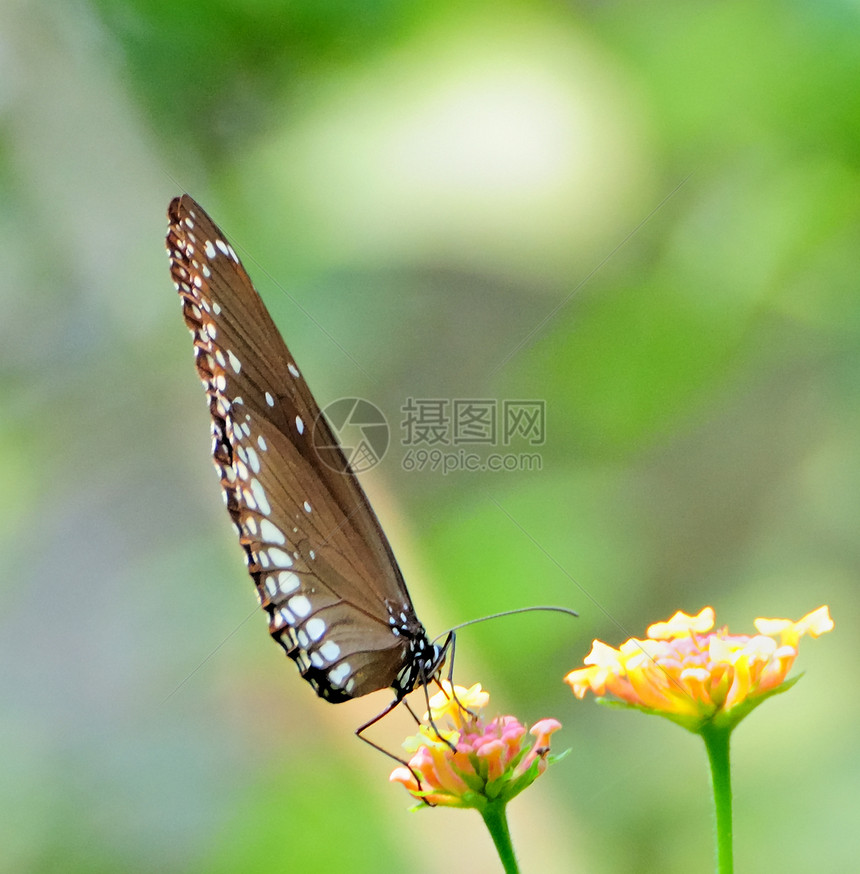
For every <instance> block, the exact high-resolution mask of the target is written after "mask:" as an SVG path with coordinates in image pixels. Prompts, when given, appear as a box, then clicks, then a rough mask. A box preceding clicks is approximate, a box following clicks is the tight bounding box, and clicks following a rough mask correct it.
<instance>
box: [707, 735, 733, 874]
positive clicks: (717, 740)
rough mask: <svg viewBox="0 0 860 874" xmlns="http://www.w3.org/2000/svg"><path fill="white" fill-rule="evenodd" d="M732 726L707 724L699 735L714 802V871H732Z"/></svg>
mask: <svg viewBox="0 0 860 874" xmlns="http://www.w3.org/2000/svg"><path fill="white" fill-rule="evenodd" d="M732 728H733V726H720V727H716V726H714V725H706V726H705V727H704V728H703V729H702V730H701V735H702V737H703V738H704V741H705V747H706V748H707V750H708V759H709V760H710V763H711V781H712V783H713V786H714V806H715V809H716V814H717V872H718V874H732V872H733V871H734V860H733V858H732V773H731V766H730V763H729V738H730V737H731V734H732Z"/></svg>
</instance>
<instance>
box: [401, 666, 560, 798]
mask: <svg viewBox="0 0 860 874" xmlns="http://www.w3.org/2000/svg"><path fill="white" fill-rule="evenodd" d="M488 701H489V695H488V694H487V693H486V692H484V691H482V689H481V686H480V685H475V686H472V687H471V688H470V689H464V688H463V687H462V686H453V687H452V686H451V684H450V683H448V682H445V681H443V683H442V691H441V692H439V693H438V694H436V695H434V696H433V698H432V699H431V700H430V712H429V713H426V714H425V715H424V722H423V723H422V724H421V726H420V727H419V729H418V734H416V735H414V736H413V737H411V738H409V739H407V741H406V742H405V743H404V747H405V748H406V749H407V751H409V752H412V753H413V755H412V757H411V758H410V760H409V767H399V768H395V769H394V771H392V773H391V778H390V779H391V781H392V782H397V783H402V784H403V785H404V786H405V787H406V789H408V790H409V792H410V793H411V794H412V795H413V796H414V797H415V798H417V799H419V800H420V801H422V802H424V803H426V804H429V805H437V804H439V805H447V806H450V807H473V808H476V809H478V810H483V809H484V808H485V807H486V806H487V805H488V804H491V803H506V802H507V801H510V799H511V798H513V797H514V796H515V795H517V794H519V793H520V792H522V790H523V789H525V788H526V787H527V786H529V785H530V784H531V783H533V782H534V780H535V779H536V778H537V777H538V775H539V774H542V773H543V772H544V771H545V770H546V767H547V762H548V754H549V738H550V735H551V734H552V733H553V732H554V731H557V730H558V729H559V728H561V723H559V722H558V721H557V720H555V719H542V720H541V721H540V722H536V723H535V724H534V725H533V726H532V727H531V730H527V729H526V727H525V726H524V725H522V723H520V722H519V721H518V720H517V719H516V718H515V717H513V716H498V717H495V718H494V719H491V720H489V721H485V720H484V719H483V717H482V716H481V714H480V711H481V710H482V709H483V708H484V707H485V706H486V705H487V703H488ZM527 734H530V735H531V736H532V737H533V738H534V742H533V743H532V744H529V743H528V738H527V737H526V735H527Z"/></svg>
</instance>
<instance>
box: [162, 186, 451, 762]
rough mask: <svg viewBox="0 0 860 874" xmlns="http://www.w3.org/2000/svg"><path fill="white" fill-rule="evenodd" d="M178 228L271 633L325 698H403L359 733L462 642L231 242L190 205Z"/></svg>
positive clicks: (174, 224) (243, 536)
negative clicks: (439, 626)
mask: <svg viewBox="0 0 860 874" xmlns="http://www.w3.org/2000/svg"><path fill="white" fill-rule="evenodd" d="M168 219H169V227H168V233H167V251H168V255H169V257H170V270H171V274H172V277H173V281H174V284H175V285H176V289H177V291H178V292H179V296H180V298H181V302H182V313H183V316H184V317H185V322H186V324H187V326H188V329H189V331H190V332H191V336H192V339H193V343H194V361H195V364H196V366H197V373H198V375H199V377H200V380H201V382H202V383H203V387H204V389H205V391H206V396H207V399H208V404H209V413H210V417H211V426H212V459H213V461H214V463H215V468H216V470H217V473H218V476H219V479H220V483H221V491H222V496H223V499H224V503H225V504H226V505H227V510H228V511H229V514H230V518H231V520H232V522H233V527H234V529H235V531H236V534H237V535H238V539H239V544H240V546H241V548H242V551H243V553H244V556H245V562H246V564H247V567H248V573H249V574H250V576H251V580H252V581H253V583H254V586H255V587H256V591H257V596H258V598H259V602H260V606H261V607H262V608H263V610H265V612H266V613H267V614H268V619H269V633H270V634H271V636H272V637H273V638H274V640H276V641H277V642H278V643H279V644H280V645H281V646H282V647H283V649H284V650H285V652H286V654H287V655H288V656H289V657H290V658H291V659H293V661H294V662H295V663H296V665H297V666H298V669H299V671H300V672H301V675H302V677H304V679H305V680H307V682H308V683H310V685H311V686H312V687H313V689H314V691H315V692H316V693H317V695H319V696H320V697H321V698H324V699H325V700H326V701H330V702H333V703H338V702H342V701H348V700H350V699H353V698H358V697H360V696H362V695H367V694H369V693H370V692H375V691H377V690H380V689H386V688H390V689H392V690H393V692H394V700H393V701H392V702H391V704H390V705H389V706H388V707H387V708H386V710H385V711H383V713H381V714H379V716H377V717H376V718H375V719H373V720H371V721H370V722H369V723H367V724H366V725H364V726H362V727H361V728H360V729H358V731H357V732H356V733H357V734H359V735H360V733H361V731H363V730H364V729H365V728H367V727H368V726H369V725H371V724H373V722H375V721H376V720H377V719H379V718H381V717H382V716H384V715H385V714H386V713H387V712H389V711H390V710H391V709H392V708H393V707H394V706H396V704H398V703H399V702H400V701H401V700H402V699H403V698H404V697H405V696H406V695H407V694H408V693H409V692H411V691H412V690H413V689H415V688H417V687H420V686H426V685H427V684H428V683H429V682H430V681H431V680H433V679H436V678H438V675H439V672H440V670H441V667H442V664H443V662H444V660H445V657H446V654H447V650H448V646H449V642H450V641H451V640H452V639H453V638H452V636H451V635H449V636H448V638H447V640H446V641H445V642H444V643H443V644H442V645H439V644H436V643H432V642H431V641H430V640H429V639H428V637H427V634H426V632H425V630H424V627H423V625H422V624H421V622H419V620H418V617H417V616H416V614H415V609H414V607H413V605H412V599H411V598H410V597H409V592H408V590H407V588H406V584H405V582H404V581H403V575H402V574H401V572H400V569H399V567H398V566H397V562H396V560H395V558H394V555H393V553H392V551H391V547H390V545H389V543H388V540H387V539H386V537H385V534H384V533H383V531H382V528H381V527H380V524H379V521H378V520H377V518H376V515H375V513H374V512H373V509H372V507H371V506H370V503H369V502H368V500H367V497H366V496H365V494H364V492H363V490H362V488H361V486H360V484H359V482H358V480H357V479H356V477H355V475H354V474H353V473H352V471H351V470H350V466H349V464H348V463H347V461H346V458H345V457H344V454H343V452H342V451H341V449H340V447H339V445H338V441H337V440H336V439H335V435H334V434H333V432H332V430H331V428H330V426H329V424H328V423H327V422H326V420H325V418H324V417H323V416H322V415H321V413H320V409H319V406H318V405H317V403H316V401H315V400H314V398H313V395H312V394H311V392H310V389H309V388H308V385H307V383H306V382H305V380H304V378H303V376H302V374H301V371H300V370H299V368H298V366H297V365H296V362H295V360H294V359H293V356H292V355H291V354H290V351H289V350H288V349H287V346H286V344H285V343H284V341H283V339H282V337H281V335H280V333H279V332H278V329H277V327H276V326H275V323H274V322H273V321H272V318H271V316H270V315H269V312H268V310H267V309H266V307H265V305H264V303H263V301H262V299H261V298H260V295H259V294H258V293H257V291H256V289H255V288H254V286H253V284H252V282H251V279H250V278H249V276H248V273H247V272H246V271H245V268H244V267H243V266H242V263H241V261H240V260H239V258H238V257H237V255H236V252H235V250H234V249H233V247H232V246H231V245H230V243H229V242H228V240H227V238H226V236H225V235H224V234H223V233H222V232H221V230H220V229H219V228H218V226H217V225H216V224H215V223H214V222H213V221H212V219H211V218H210V217H209V216H208V215H207V214H206V212H205V211H204V210H203V208H202V207H201V206H200V205H199V204H198V203H196V202H195V201H194V200H193V199H192V198H191V197H189V196H188V195H187V194H183V195H182V196H181V197H177V198H175V199H174V200H173V201H172V202H171V204H170V207H169V208H168ZM363 739H365V740H366V738H363ZM368 743H370V741H368ZM372 745H373V746H375V744H372Z"/></svg>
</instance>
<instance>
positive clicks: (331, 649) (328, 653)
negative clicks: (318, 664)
mask: <svg viewBox="0 0 860 874" xmlns="http://www.w3.org/2000/svg"><path fill="white" fill-rule="evenodd" d="M319 653H320V655H321V656H322V657H323V658H324V659H325V660H326V661H327V662H334V661H337V659H338V658H339V657H340V647H339V646H338V645H337V644H336V643H335V642H334V641H333V640H327V641H326V642H325V643H324V644H323V645H322V646H321V647H320V648H319Z"/></svg>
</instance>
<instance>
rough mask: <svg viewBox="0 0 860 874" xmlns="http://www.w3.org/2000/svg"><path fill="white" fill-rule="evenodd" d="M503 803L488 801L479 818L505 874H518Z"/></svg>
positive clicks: (518, 869)
mask: <svg viewBox="0 0 860 874" xmlns="http://www.w3.org/2000/svg"><path fill="white" fill-rule="evenodd" d="M505 804H506V802H504V801H490V802H489V803H488V804H486V805H485V806H484V808H483V810H481V816H483V817H484V822H485V823H486V825H487V829H488V830H489V832H490V836H491V837H492V839H493V843H494V844H495V845H496V852H497V853H498V854H499V858H500V859H501V860H502V866H503V867H504V869H505V874H519V871H520V868H519V865H517V857H516V856H515V855H514V846H513V844H512V843H511V832H510V829H509V828H508V816H507V813H506V812H505Z"/></svg>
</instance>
